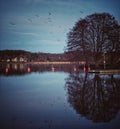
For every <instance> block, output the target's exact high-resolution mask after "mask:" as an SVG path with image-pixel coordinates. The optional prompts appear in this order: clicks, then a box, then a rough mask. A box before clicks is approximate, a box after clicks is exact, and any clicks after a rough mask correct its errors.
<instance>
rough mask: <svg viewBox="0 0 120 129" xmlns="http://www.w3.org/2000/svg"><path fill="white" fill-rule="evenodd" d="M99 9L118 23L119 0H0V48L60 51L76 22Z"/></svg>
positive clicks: (61, 51) (119, 12) (62, 50)
mask: <svg viewBox="0 0 120 129" xmlns="http://www.w3.org/2000/svg"><path fill="white" fill-rule="evenodd" d="M102 12H108V13H110V14H112V15H113V16H114V17H115V18H116V20H117V21H118V23H119V24H120V1H119V0H0V50H4V49H12V50H16V49H17V50H18V49H21V50H26V51H31V52H49V53H63V52H64V48H65V47H66V42H67V33H68V32H69V31H70V29H71V28H72V27H73V26H74V24H75V22H77V21H78V20H79V19H80V18H84V17H86V16H87V15H90V14H93V13H102Z"/></svg>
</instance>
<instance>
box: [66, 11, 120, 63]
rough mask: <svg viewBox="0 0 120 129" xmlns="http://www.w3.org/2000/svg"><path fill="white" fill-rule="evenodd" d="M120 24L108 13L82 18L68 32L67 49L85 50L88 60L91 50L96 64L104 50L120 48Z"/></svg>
mask: <svg viewBox="0 0 120 129" xmlns="http://www.w3.org/2000/svg"><path fill="white" fill-rule="evenodd" d="M118 28H120V27H119V25H118V23H117V21H116V20H115V18H114V17H113V16H112V15H110V14H108V13H95V14H92V15H89V16H87V17H86V18H85V19H80V20H79V21H78V22H77V23H76V24H75V26H74V27H73V29H72V30H71V31H70V32H69V33H68V42H67V50H68V51H76V50H79V51H83V53H84V57H85V59H86V62H88V58H90V55H88V53H89V52H91V57H92V59H93V60H94V62H95V64H96V65H98V63H99V60H100V58H101V56H102V54H103V53H104V52H108V51H110V50H112V51H113V50H115V51H116V50H120V49H118V45H119V43H120V41H119V38H120V33H119V32H120V31H119V29H118ZM111 35H112V36H111Z"/></svg>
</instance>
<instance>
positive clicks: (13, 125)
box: [0, 64, 120, 129]
mask: <svg viewBox="0 0 120 129" xmlns="http://www.w3.org/2000/svg"><path fill="white" fill-rule="evenodd" d="M0 128H1V129H96V128H97V129H119V128H120V75H118V74H115V75H111V74H110V75H102V74H89V73H86V72H84V71H83V69H80V68H79V66H76V65H28V64H26V65H24V64H6V65H5V64H4V65H0Z"/></svg>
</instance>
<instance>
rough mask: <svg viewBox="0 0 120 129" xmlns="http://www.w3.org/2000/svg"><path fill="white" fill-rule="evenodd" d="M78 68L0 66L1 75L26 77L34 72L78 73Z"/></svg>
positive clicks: (27, 65)
mask: <svg viewBox="0 0 120 129" xmlns="http://www.w3.org/2000/svg"><path fill="white" fill-rule="evenodd" d="M77 69H78V67H75V66H74V65H68V64H67V65H66V64H62V65H58V64H57V65H51V64H48V65H39V64H34V65H32V64H16V63H15V64H14V63H13V64H0V75H4V76H11V75H15V76H16V75H25V74H29V73H32V72H58V71H59V72H60V71H63V72H69V73H70V72H76V71H77Z"/></svg>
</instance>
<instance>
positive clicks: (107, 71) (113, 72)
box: [88, 69, 120, 74]
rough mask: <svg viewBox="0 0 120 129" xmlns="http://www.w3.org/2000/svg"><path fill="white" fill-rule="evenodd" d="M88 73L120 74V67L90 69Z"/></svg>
mask: <svg viewBox="0 0 120 129" xmlns="http://www.w3.org/2000/svg"><path fill="white" fill-rule="evenodd" d="M88 73H98V74H120V69H107V70H104V69H103V70H102V69H101V70H90V71H89V72H88Z"/></svg>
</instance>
